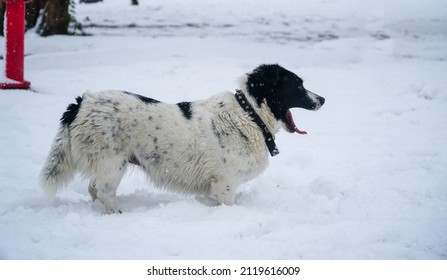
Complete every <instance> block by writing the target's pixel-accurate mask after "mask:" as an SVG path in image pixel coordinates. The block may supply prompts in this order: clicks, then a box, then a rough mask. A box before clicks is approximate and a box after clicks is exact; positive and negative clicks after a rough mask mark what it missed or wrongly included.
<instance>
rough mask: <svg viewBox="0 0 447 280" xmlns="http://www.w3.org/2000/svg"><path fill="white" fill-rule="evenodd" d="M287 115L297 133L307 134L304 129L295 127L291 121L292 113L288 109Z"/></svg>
mask: <svg viewBox="0 0 447 280" xmlns="http://www.w3.org/2000/svg"><path fill="white" fill-rule="evenodd" d="M287 116H288V117H289V120H290V123H291V124H292V125H293V130H295V132H296V133H298V134H307V132H306V131H304V130H299V129H298V127H296V124H295V122H294V121H293V117H292V113H290V110H289V111H287Z"/></svg>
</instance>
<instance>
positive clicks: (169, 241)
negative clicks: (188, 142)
mask: <svg viewBox="0 0 447 280" xmlns="http://www.w3.org/2000/svg"><path fill="white" fill-rule="evenodd" d="M129 2H130V1H122V0H105V1H104V2H101V3H98V4H89V5H87V4H78V5H77V6H76V18H77V19H78V21H80V22H82V23H84V24H85V25H88V26H90V27H87V28H86V29H85V31H87V32H89V33H91V34H93V36H76V37H74V36H72V37H69V36H51V37H47V38H41V37H38V36H37V35H35V34H34V32H28V33H27V34H26V51H25V52H26V54H27V56H26V58H25V64H26V65H25V68H26V72H25V78H26V79H27V80H29V81H31V83H32V84H31V85H32V91H23V90H4V91H1V92H0V131H1V132H0V178H1V180H0V236H2V238H1V241H0V258H1V259H446V258H447V234H446V233H447V183H446V182H447V170H446V167H447V145H446V142H445V141H446V139H447V111H446V109H445V108H446V106H447V90H446V89H447V79H446V73H447V63H446V62H447V51H446V50H447V19H446V18H445V14H446V13H447V2H446V1H442V0H427V1H404V0H396V1H385V0H380V1H374V3H370V2H371V1H354V0H334V1H324V0H321V1H293V0H277V1H275V4H272V2H271V1H267V0H262V1H254V0H246V1H236V0H228V1H205V0H194V1H180V0H170V1H167V0H151V1H140V2H141V3H140V6H139V7H135V6H130V3H129ZM129 26H134V27H133V28H128V27H129ZM0 45H2V46H0V49H4V47H3V46H4V38H2V39H1V40H0ZM276 62H278V63H280V64H281V65H283V66H284V67H286V68H288V69H290V70H292V71H294V72H295V73H297V74H298V75H299V76H301V77H302V78H303V79H304V81H305V86H306V87H307V88H308V89H309V90H311V91H313V92H315V93H317V94H319V95H322V96H324V97H325V98H326V104H325V105H324V106H323V107H322V109H321V110H320V111H318V112H309V111H304V110H300V109H293V110H292V113H293V115H294V118H295V121H296V123H297V126H298V127H299V128H300V129H303V130H306V131H308V133H309V134H308V135H305V136H302V135H298V134H289V133H286V132H281V133H279V134H278V135H277V138H276V143H277V145H278V147H279V150H280V152H281V153H280V154H279V155H278V156H276V157H274V158H271V161H270V165H269V168H268V169H267V170H266V171H265V172H264V173H263V174H262V175H260V176H259V177H257V178H256V179H254V180H252V181H250V182H248V183H246V184H244V185H242V186H241V187H240V189H239V191H238V195H237V203H236V205H234V206H231V207H229V206H219V207H210V206H207V205H204V204H202V203H200V202H198V201H197V200H196V199H194V198H193V197H185V196H182V195H178V194H173V193H169V192H164V191H161V190H157V189H156V188H154V186H153V185H152V184H151V183H150V182H147V180H146V178H145V176H144V174H142V172H140V171H139V170H138V169H133V170H130V171H129V172H128V174H127V175H126V177H125V178H124V180H123V181H122V183H121V185H120V187H119V189H118V205H120V206H121V209H122V210H123V212H124V213H123V214H121V215H101V206H100V205H99V204H97V203H92V202H91V201H90V197H89V194H88V192H87V182H86V181H85V180H83V179H81V178H76V179H75V180H74V181H73V182H72V183H71V184H70V185H69V187H67V188H66V189H64V190H63V191H62V192H61V193H60V194H58V196H57V197H56V198H53V199H51V198H47V197H45V196H44V195H43V193H42V191H41V190H40V188H39V186H38V182H37V177H38V174H39V172H40V169H41V167H42V165H43V163H44V160H45V157H46V155H47V153H48V150H49V148H50V144H51V142H52V140H53V136H54V134H55V133H56V130H57V126H58V120H59V118H60V117H61V115H62V113H63V111H64V110H65V108H66V106H67V105H68V104H69V103H71V102H73V101H74V98H75V97H76V96H78V95H81V94H82V93H83V92H85V91H86V90H91V91H96V90H102V89H125V90H128V91H131V92H135V93H138V94H143V95H146V96H150V97H153V98H155V99H159V100H163V101H165V102H175V103H176V102H180V101H185V100H196V99H203V98H206V97H208V96H211V95H213V94H216V93H219V92H221V91H224V90H234V89H236V88H237V86H238V85H237V78H238V77H239V76H240V75H241V74H243V73H246V72H249V71H250V70H252V69H253V68H254V67H256V66H257V65H259V64H261V63H276ZM1 65H2V67H4V60H2V64H1Z"/></svg>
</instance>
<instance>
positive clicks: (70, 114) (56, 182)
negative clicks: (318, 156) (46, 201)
mask: <svg viewBox="0 0 447 280" xmlns="http://www.w3.org/2000/svg"><path fill="white" fill-rule="evenodd" d="M324 103H325V99H324V98H323V97H321V96H318V95H317V94H315V93H312V92H310V91H308V90H306V89H305V88H304V86H303V80H302V79H301V78H299V77H298V76H297V75H296V74H294V73H292V72H290V71H289V70H287V69H285V68H283V67H281V66H279V65H277V64H268V65H267V64H263V65H260V66H259V67H257V68H256V69H254V70H253V71H252V72H250V73H248V74H245V75H244V76H243V77H242V78H241V79H240V89H238V90H236V93H232V92H223V93H221V94H217V95H215V96H212V97H211V98H208V99H205V100H200V101H194V102H180V103H177V104H166V103H162V102H160V101H158V100H155V99H152V98H149V97H145V96H142V95H138V94H134V93H130V92H126V91H116V90H115V91H101V92H97V93H90V92H87V93H85V94H83V96H82V97H77V98H76V103H73V104H70V105H69V106H68V108H67V110H66V112H65V113H64V114H63V115H62V118H61V119H60V125H59V128H58V132H57V134H56V136H55V139H54V142H53V144H52V147H51V150H50V152H49V155H48V158H47V160H46V163H45V165H44V167H43V169H42V172H41V175H40V181H41V185H42V187H43V190H44V191H45V192H46V193H48V194H55V193H56V191H57V190H58V189H59V188H60V187H62V186H64V185H66V184H67V183H68V182H69V181H70V179H71V178H72V177H73V176H74V174H75V173H76V172H80V173H81V174H82V175H83V176H85V177H86V178H88V179H90V182H89V186H88V191H89V193H90V195H91V197H92V200H93V201H95V200H96V199H98V200H99V201H100V202H101V203H102V205H103V207H104V213H106V214H110V213H121V211H120V210H119V209H118V208H117V206H116V190H117V188H118V185H119V183H120V181H121V178H122V177H123V175H124V173H125V171H126V167H127V166H129V165H130V164H133V165H137V166H139V167H141V168H142V169H143V170H144V171H145V173H146V174H147V175H148V177H149V178H150V180H151V181H152V182H153V183H154V184H155V185H156V186H158V187H162V188H166V189H169V190H173V191H178V192H182V193H188V194H194V195H196V196H198V197H206V198H207V199H208V198H209V199H212V200H213V201H215V202H216V203H217V204H226V205H233V204H234V202H235V192H236V188H237V187H238V186H239V185H240V184H242V183H244V182H246V181H247V180H250V179H253V178H254V177H256V176H257V175H259V174H260V173H261V172H262V171H263V170H264V169H265V168H266V167H267V164H268V158H269V153H270V155H271V156H275V155H276V154H278V153H279V151H278V149H277V147H276V145H275V142H274V136H273V135H274V134H275V133H277V132H278V131H279V129H280V128H281V126H282V127H283V128H284V129H285V130H286V131H288V132H291V133H295V132H296V133H299V134H305V133H306V132H305V131H301V130H299V129H298V128H297V127H296V125H295V123H294V120H293V117H292V114H291V112H290V110H289V109H291V108H303V109H308V110H318V109H319V108H320V107H321V106H322V105H323V104H324Z"/></svg>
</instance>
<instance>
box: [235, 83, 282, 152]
mask: <svg viewBox="0 0 447 280" xmlns="http://www.w3.org/2000/svg"><path fill="white" fill-rule="evenodd" d="M235 97H236V100H237V102H238V103H239V105H241V107H242V109H244V111H245V112H246V113H247V114H248V115H249V116H250V117H251V118H252V120H253V121H254V122H255V123H256V124H257V125H258V126H259V128H260V129H261V131H262V134H263V135H264V141H265V144H266V145H267V148H268V149H269V152H270V155H271V156H272V157H274V156H276V155H277V154H279V150H278V148H277V147H276V144H275V137H274V136H273V135H272V134H271V133H270V131H269V130H268V128H267V126H266V125H265V123H264V122H263V121H262V120H261V118H260V117H259V115H258V114H257V113H256V112H255V110H254V109H253V107H252V106H251V105H250V102H248V100H247V98H246V97H245V95H244V93H242V91H241V90H239V89H238V90H236V94H235Z"/></svg>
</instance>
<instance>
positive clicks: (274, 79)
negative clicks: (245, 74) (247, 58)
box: [258, 64, 282, 86]
mask: <svg viewBox="0 0 447 280" xmlns="http://www.w3.org/2000/svg"><path fill="white" fill-rule="evenodd" d="M258 69H259V70H260V71H259V74H260V76H261V78H262V79H263V80H264V81H265V83H266V84H270V85H273V86H276V85H277V84H278V83H279V82H280V81H281V76H282V67H281V66H279V65H278V64H270V65H261V66H259V67H258Z"/></svg>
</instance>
